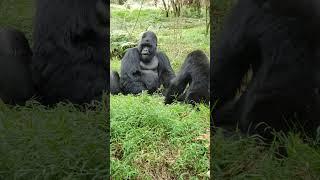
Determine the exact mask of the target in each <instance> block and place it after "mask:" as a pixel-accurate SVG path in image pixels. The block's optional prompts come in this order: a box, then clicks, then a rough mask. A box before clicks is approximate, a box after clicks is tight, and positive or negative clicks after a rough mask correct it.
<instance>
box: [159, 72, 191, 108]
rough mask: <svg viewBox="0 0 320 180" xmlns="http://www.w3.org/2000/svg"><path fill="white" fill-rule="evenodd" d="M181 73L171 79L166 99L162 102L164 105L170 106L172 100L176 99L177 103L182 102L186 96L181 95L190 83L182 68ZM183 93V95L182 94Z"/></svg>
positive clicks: (187, 74) (188, 75)
mask: <svg viewBox="0 0 320 180" xmlns="http://www.w3.org/2000/svg"><path fill="white" fill-rule="evenodd" d="M181 69H182V73H181V74H179V75H178V76H177V77H176V78H174V79H172V81H171V83H170V86H169V88H168V89H167V92H166V97H165V100H164V103H165V104H170V103H172V102H173V100H174V99H176V97H177V99H178V101H184V99H185V97H186V94H185V93H183V92H184V90H185V88H186V86H187V84H188V83H189V81H190V74H189V73H188V72H186V71H184V68H183V67H182V68H181ZM182 93H183V94H182Z"/></svg>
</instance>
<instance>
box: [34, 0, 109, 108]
mask: <svg viewBox="0 0 320 180" xmlns="http://www.w3.org/2000/svg"><path fill="white" fill-rule="evenodd" d="M108 21H109V18H108V9H107V4H106V2H105V1H103V0H93V1H88V0H68V1H64V0H38V1H37V12H36V15H35V23H34V24H35V27H34V34H33V38H34V46H33V51H34V54H33V58H32V63H31V64H32V73H33V79H34V81H35V84H36V88H37V91H38V92H39V94H40V96H41V98H42V103H43V104H48V105H50V104H55V103H57V102H60V101H65V100H68V101H70V102H72V103H74V104H83V103H90V102H91V101H92V100H100V99H101V97H102V93H103V92H104V91H107V90H108V89H109V73H108V72H109V63H108V62H107V59H106V57H109V55H108V53H109V50H108V44H109V42H108V40H109V36H108V32H109V30H108V24H109V22H108Z"/></svg>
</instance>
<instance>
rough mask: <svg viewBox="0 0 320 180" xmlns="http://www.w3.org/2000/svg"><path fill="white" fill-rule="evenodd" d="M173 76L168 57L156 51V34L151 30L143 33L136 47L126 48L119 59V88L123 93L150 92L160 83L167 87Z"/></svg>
mask: <svg viewBox="0 0 320 180" xmlns="http://www.w3.org/2000/svg"><path fill="white" fill-rule="evenodd" d="M174 77H175V74H174V72H173V69H172V67H171V65H170V62H169V59H168V57H167V56H166V55H165V54H164V53H162V52H159V51H157V36H156V35H155V33H153V32H151V31H147V32H145V33H143V35H142V38H141V41H140V43H139V45H138V47H135V48H131V49H128V51H127V52H126V54H125V55H124V57H123V59H122V60H121V75H120V88H121V91H122V92H123V93H124V94H128V93H130V94H138V93H141V92H142V91H143V90H147V91H148V92H149V93H152V92H154V91H156V90H157V89H158V88H159V87H160V85H161V84H162V85H163V86H164V87H165V88H167V87H168V86H169V83H170V80H171V79H172V78H174Z"/></svg>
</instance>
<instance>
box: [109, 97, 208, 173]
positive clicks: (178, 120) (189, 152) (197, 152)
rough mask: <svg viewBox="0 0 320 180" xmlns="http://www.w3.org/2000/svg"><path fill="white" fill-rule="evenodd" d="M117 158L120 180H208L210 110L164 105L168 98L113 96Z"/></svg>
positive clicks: (113, 143) (113, 154)
mask: <svg viewBox="0 0 320 180" xmlns="http://www.w3.org/2000/svg"><path fill="white" fill-rule="evenodd" d="M110 109H111V110H110V117H111V136H112V138H111V159H112V163H111V164H112V166H111V172H112V177H113V178H115V179H124V178H130V179H179V178H183V179H185V178H191V179H205V177H206V173H207V171H208V165H209V160H208V158H209V154H208V148H209V126H208V124H209V108H208V107H207V106H204V105H199V106H198V107H197V108H193V107H192V106H191V105H186V104H172V105H164V103H163V97H162V96H158V95H153V96H150V95H148V94H147V93H143V94H142V95H140V96H133V95H127V96H124V95H117V96H112V97H111V102H110Z"/></svg>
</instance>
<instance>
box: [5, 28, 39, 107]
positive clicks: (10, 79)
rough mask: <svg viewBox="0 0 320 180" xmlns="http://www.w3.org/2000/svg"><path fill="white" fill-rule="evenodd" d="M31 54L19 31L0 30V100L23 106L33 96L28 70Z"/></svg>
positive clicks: (25, 40)
mask: <svg viewBox="0 0 320 180" xmlns="http://www.w3.org/2000/svg"><path fill="white" fill-rule="evenodd" d="M31 56H32V52H31V49H30V47H29V44H28V40H27V39H26V37H25V36H24V34H23V33H22V32H20V31H17V30H14V29H10V28H0V68H1V71H0V99H2V101H3V102H5V103H10V104H23V103H24V102H25V101H26V100H28V99H30V98H31V97H32V96H33V95H34V87H33V83H32V78H31V72H30V69H29V63H30V61H31Z"/></svg>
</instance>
